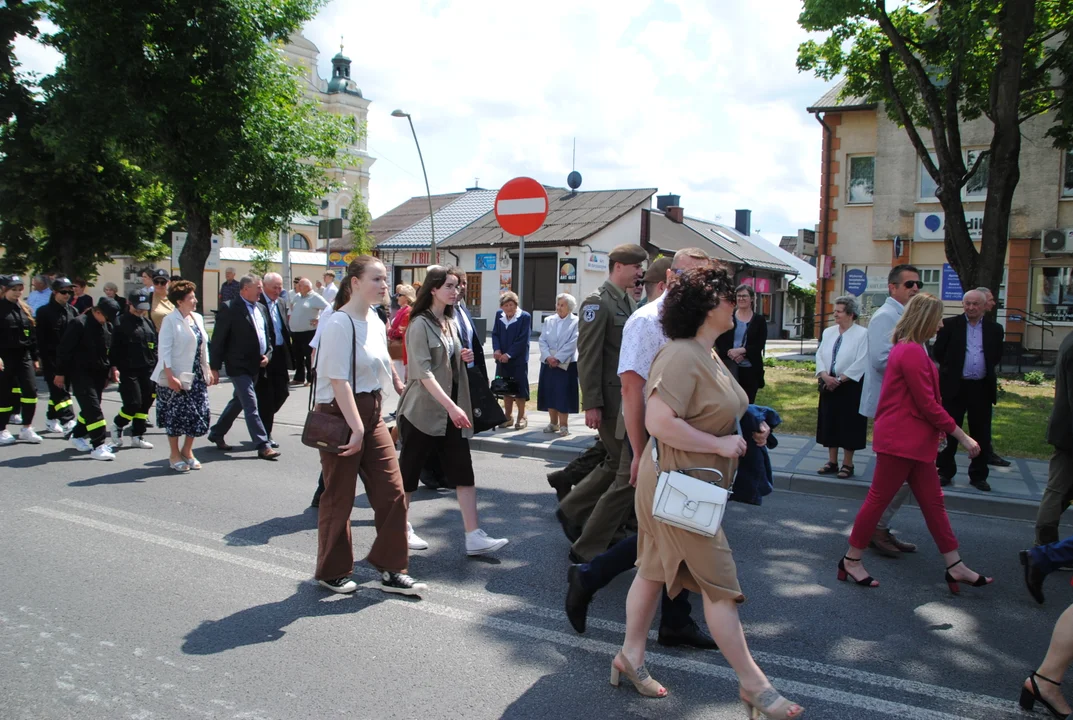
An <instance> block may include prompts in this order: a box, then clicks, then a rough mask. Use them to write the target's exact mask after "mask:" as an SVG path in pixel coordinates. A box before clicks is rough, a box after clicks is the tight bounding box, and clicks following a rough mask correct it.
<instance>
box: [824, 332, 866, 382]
mask: <svg viewBox="0 0 1073 720" xmlns="http://www.w3.org/2000/svg"><path fill="white" fill-rule="evenodd" d="M839 329H840V328H839V327H838V325H832V326H831V327H829V328H827V329H826V330H824V331H823V337H822V339H821V340H820V347H819V348H818V349H817V350H816V376H817V377H819V375H820V373H822V372H829V370H828V368H830V367H831V353H832V351H834V349H835V343H836V342H837V341H838V332H839ZM837 362H838V366H837V367H836V368H835V372H837V373H838V375H845V376H846V377H848V378H849V379H850V380H856V381H858V382H859V381H860V379H861V378H862V377H863V376H864V371H865V368H867V367H868V330H866V329H865V328H863V327H861V326H860V325H858V324H857V323H853V324H852V325H850V326H849V329H847V330H846V332H844V333H843V334H842V345H841V347H839V348H838V358H837Z"/></svg>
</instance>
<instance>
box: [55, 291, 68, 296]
mask: <svg viewBox="0 0 1073 720" xmlns="http://www.w3.org/2000/svg"><path fill="white" fill-rule="evenodd" d="M56 294H57V295H70V294H71V291H70V290H57V291H56Z"/></svg>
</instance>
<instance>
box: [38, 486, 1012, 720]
mask: <svg viewBox="0 0 1073 720" xmlns="http://www.w3.org/2000/svg"><path fill="white" fill-rule="evenodd" d="M77 502H78V501H67V502H65V504H69V505H73V504H75V503H77ZM78 504H79V505H89V504H88V503H78ZM92 507H95V508H101V509H103V510H108V511H109V512H110V513H111V514H113V515H115V514H119V513H122V514H123V515H124V516H131V517H134V518H142V517H143V516H137V515H134V514H133V513H126V512H124V511H121V510H113V509H111V508H103V506H92ZM25 509H26V510H27V511H28V512H32V513H36V514H38V515H43V516H46V517H51V518H53V519H57V520H64V521H66V522H71V523H74V524H78V525H83V526H86V527H90V528H93V529H96V530H101V531H104V532H109V533H113V534H116V535H121V536H125V537H129V538H132V539H137V540H142V541H144V542H148V543H151V544H155V545H161V546H163V547H168V548H171V549H173V550H181V551H184V552H188V553H191V554H194V555H199V556H201V557H207V558H210V559H213V560H219V561H221V562H226V563H231V564H234V565H239V566H242V567H245V568H248V569H251V570H258V571H260V572H263V573H266V574H271V575H276V576H278V577H282V578H285V579H288V580H292V581H299V582H312V579H311V578H310V576H309V575H308V574H307V573H302V572H298V571H295V570H293V569H291V568H287V567H282V566H279V565H273V564H270V563H266V562H261V561H258V560H253V559H250V558H245V557H242V556H239V555H235V554H232V553H226V552H221V551H218V550H213V549H211V548H206V547H203V546H201V545H194V544H192V543H187V542H183V541H181V540H175V539H173V538H168V537H164V536H161V535H155V534H152V533H147V532H143V531H141V530H136V529H133V528H128V527H124V526H120V525H113V524H111V523H106V522H102V521H99V520H95V519H93V518H88V517H84V516H81V515H73V514H71V513H65V512H60V511H57V510H52V509H49V508H43V507H37V506H34V507H29V508H25ZM86 509H88V508H86ZM128 519H130V518H128ZM139 521H142V520H139ZM144 521H148V522H151V523H154V524H156V525H158V526H159V525H161V523H160V521H156V520H152V519H151V518H144ZM169 525H170V526H171V529H176V528H183V529H184V530H186V531H194V532H195V533H196V534H197V535H199V536H208V537H205V539H216V538H219V540H220V541H224V540H223V538H224V537H225V536H222V535H217V534H215V533H211V532H208V531H205V530H200V529H197V528H189V527H186V526H181V525H176V524H174V523H169ZM247 547H251V548H255V549H256V548H260V547H263V546H258V545H249V546H247ZM277 549H278V548H277ZM294 554H295V555H298V553H294ZM355 574H359V575H367V576H371V575H374V574H375V573H374V572H373V571H372V570H367V571H365V572H358V573H355ZM359 592H366V591H365V590H359ZM377 592H379V591H377ZM429 594H430V595H433V596H434V595H447V596H449V597H455V598H459V599H464V600H467V601H473V600H477V601H478V602H482V604H487V605H495V606H499V607H504V608H507V609H515V610H521V611H523V612H530V614H534V615H538V616H541V617H546V618H552V619H557V620H561V619H562V617H563V613H561V612H556V611H553V610H550V609H548V608H539V607H534V606H526V605H525V604H524V603H497V602H490V601H489V599H488V598H489V596H486V595H480V594H479V593H472V592H469V591H464V590H459V589H455V588H450V587H446V586H434V588H433V589H432V591H431V592H430V593H429ZM384 599H385V600H388V601H394V602H397V603H401V604H402V605H404V606H405V607H408V608H412V609H415V610H420V611H421V612H425V613H428V614H432V615H438V616H441V617H449V618H453V619H457V620H461V621H464V622H469V623H474V624H478V625H484V626H486V627H490V628H493V629H497V630H501V631H503V632H509V633H512V634H515V635H521V636H524V637H529V638H533V639H538V640H544V641H547V642H551V643H555V644H558V645H566V646H569V647H573V648H577V649H581V650H586V651H589V652H594V653H599V654H603V655H606V656H607V657H612V656H614V654H615V653H616V652H618V650H619V646H618V645H617V644H612V643H608V642H604V641H600V640H593V639H591V638H586V637H581V636H577V635H572V634H567V633H562V632H558V631H555V630H548V629H546V628H541V627H536V626H532V625H526V624H524V623H518V622H514V621H511V620H504V619H501V618H496V617H489V616H485V615H480V614H478V613H474V612H471V611H468V610H462V609H460V608H455V607H452V606H449V605H440V604H437V603H432V602H429V601H427V600H423V601H420V602H414V601H412V600H402V599H396V598H391V597H386V598H384ZM533 611H536V612H533ZM589 624H590V625H593V626H605V627H607V628H608V629H615V630H618V631H624V629H625V628H624V626H623V625H621V624H619V623H612V622H610V621H605V620H599V619H596V618H594V619H592V620H590V621H589ZM755 657H756V659H757V661H759V662H761V663H764V664H779V665H783V666H786V667H793V668H795V669H799V670H804V671H808V672H815V673H817V674H822V675H829V676H834V677H838V678H840V679H844V680H848V681H852V682H861V683H866V684H873V685H878V686H881V687H883V688H886V689H894V690H902V691H904V692H908V693H915V694H922V695H926V696H929V697H932V698H935V699H938V700H943V701H947V702H954V703H957V704H958V705H959V706H964V705H965V704H971V705H975V706H980V707H987V708H991V709H993V710H997V711H1000V712H1007V713H1012V712H1013V711H1014V706H1013V703H1012V702H1011V701H1008V700H1003V699H1001V698H995V697H991V696H986V695H975V694H972V693H966V692H962V691H958V690H952V689H949V688H944V687H941V686H936V685H929V684H926V683H917V682H913V681H907V680H901V679H899V678H893V677H886V676H882V675H878V674H875V673H864V672H861V671H857V670H853V669H850V668H841V667H838V666H829V665H825V664H823V663H815V662H813V661H808V660H798V659H795V658H786V657H783V656H777V655H773V654H770V653H756V654H755ZM645 661H646V663H648V664H649V665H655V666H660V667H667V668H672V669H675V670H680V671H684V672H689V673H694V674H699V675H706V676H709V677H715V678H719V679H721V680H727V681H731V682H736V681H737V676H736V675H735V674H734V671H733V670H731V669H730V668H728V667H723V666H718V665H712V664H709V663H705V662H701V661H696V660H689V659H684V658H679V657H675V656H671V655H665V654H663V653H659V652H652V651H649V652H648V653H647V654H646V658H645ZM771 681H772V683H773V684H774V685H775V686H776V687H778V688H779V689H780V690H781V691H783V692H784V693H785V694H786V695H787V696H789V697H791V698H816V699H819V700H822V701H825V702H833V703H837V704H841V705H846V706H850V707H855V708H860V709H862V710H866V711H869V712H879V713H884V714H888V715H894V716H896V717H901V718H907V719H908V720H956V719H957V718H960V717H962V716H959V715H950V714H947V713H944V712H940V711H935V710H929V709H927V708H920V707H916V706H912V705H906V704H904V703H898V702H892V701H888V700H883V699H881V698H875V697H871V696H868V695H861V694H858V693H852V692H847V691H843V690H835V689H832V688H827V687H823V686H820V685H813V684H810V683H803V682H799V681H794V680H786V679H779V678H775V677H772V678H771Z"/></svg>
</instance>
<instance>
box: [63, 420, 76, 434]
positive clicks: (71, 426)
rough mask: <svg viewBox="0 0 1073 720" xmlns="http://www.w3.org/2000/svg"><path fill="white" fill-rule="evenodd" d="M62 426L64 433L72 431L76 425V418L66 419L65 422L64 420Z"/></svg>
mask: <svg viewBox="0 0 1073 720" xmlns="http://www.w3.org/2000/svg"><path fill="white" fill-rule="evenodd" d="M62 427H63V432H64V434H66V433H70V432H74V429H75V428H76V427H78V421H77V420H68V421H67V422H65V423H64V424H63V426H62Z"/></svg>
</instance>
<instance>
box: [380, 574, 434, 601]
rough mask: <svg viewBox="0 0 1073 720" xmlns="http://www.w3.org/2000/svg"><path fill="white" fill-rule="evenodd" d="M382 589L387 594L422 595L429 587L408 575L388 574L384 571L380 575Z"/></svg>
mask: <svg viewBox="0 0 1073 720" xmlns="http://www.w3.org/2000/svg"><path fill="white" fill-rule="evenodd" d="M380 577H381V580H380V589H381V590H383V591H384V592H386V593H395V594H396V595H420V594H421V593H423V592H424V591H425V590H428V585H426V584H425V583H422V582H416V581H415V580H414V579H413V578H412V577H410V576H409V575H407V574H406V573H397V572H388V571H387V570H384V571H383V572H382V573H381V574H380Z"/></svg>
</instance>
